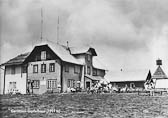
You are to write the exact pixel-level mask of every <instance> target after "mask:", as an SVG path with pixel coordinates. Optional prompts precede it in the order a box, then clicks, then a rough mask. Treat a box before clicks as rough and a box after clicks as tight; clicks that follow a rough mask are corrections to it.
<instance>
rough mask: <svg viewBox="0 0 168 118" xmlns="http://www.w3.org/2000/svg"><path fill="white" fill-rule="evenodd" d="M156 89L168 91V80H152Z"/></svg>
mask: <svg viewBox="0 0 168 118" xmlns="http://www.w3.org/2000/svg"><path fill="white" fill-rule="evenodd" d="M153 80H154V83H155V88H156V89H168V79H153Z"/></svg>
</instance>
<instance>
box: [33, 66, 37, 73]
mask: <svg viewBox="0 0 168 118" xmlns="http://www.w3.org/2000/svg"><path fill="white" fill-rule="evenodd" d="M33 73H38V65H33Z"/></svg>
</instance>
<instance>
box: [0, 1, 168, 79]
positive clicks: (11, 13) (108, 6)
mask: <svg viewBox="0 0 168 118" xmlns="http://www.w3.org/2000/svg"><path fill="white" fill-rule="evenodd" d="M167 6H168V0H1V1H0V16H1V17H0V49H1V50H0V51H1V60H0V63H3V62H5V61H7V60H9V59H10V58H13V57H15V56H16V55H18V54H21V53H24V52H27V51H31V50H32V48H33V45H34V44H35V43H36V42H37V41H40V32H41V30H40V27H41V25H40V20H41V13H40V12H41V8H43V37H44V39H47V40H50V41H54V42H56V41H57V20H58V16H59V24H60V30H59V41H58V42H59V43H60V44H65V45H66V41H69V45H70V46H82V45H91V46H93V47H94V48H95V49H96V51H97V53H98V58H99V60H100V61H101V62H102V63H103V64H104V65H105V66H106V67H107V68H108V70H109V73H110V74H109V75H112V74H113V73H115V72H119V71H120V70H121V69H123V71H132V72H133V71H135V72H138V71H141V70H143V71H148V70H149V69H151V71H152V73H154V71H155V69H156V64H155V60H156V59H158V58H160V59H162V60H163V69H164V70H165V72H166V73H168V7H167ZM110 79H111V78H110Z"/></svg>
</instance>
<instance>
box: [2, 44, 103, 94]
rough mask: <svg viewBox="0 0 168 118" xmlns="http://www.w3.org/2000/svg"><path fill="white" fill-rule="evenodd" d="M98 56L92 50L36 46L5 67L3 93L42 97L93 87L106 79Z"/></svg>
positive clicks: (11, 60) (61, 46)
mask: <svg viewBox="0 0 168 118" xmlns="http://www.w3.org/2000/svg"><path fill="white" fill-rule="evenodd" d="M95 56H97V53H96V51H95V49H94V48H92V47H80V48H75V47H69V46H64V45H60V44H56V43H49V42H47V43H42V44H39V45H36V46H35V47H34V49H33V50H32V51H31V52H28V53H24V54H21V55H18V56H16V57H15V58H13V59H10V60H9V61H7V62H6V63H4V64H2V65H1V66H4V69H5V71H4V78H3V79H4V87H3V93H5V94H6V93H10V92H20V93H22V94H26V93H27V92H29V91H30V92H33V93H34V94H42V93H45V92H47V91H52V92H60V91H61V92H66V91H67V88H76V87H81V88H82V89H85V88H88V87H91V85H92V83H93V82H95V81H100V80H101V79H104V76H105V72H106V69H105V68H103V67H101V66H100V65H99V64H97V65H96V64H95V62H96V59H94V57H95ZM96 63H97V62H96ZM31 84H32V85H31ZM32 86H33V88H32Z"/></svg>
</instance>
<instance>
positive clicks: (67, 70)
mask: <svg viewBox="0 0 168 118" xmlns="http://www.w3.org/2000/svg"><path fill="white" fill-rule="evenodd" d="M65 72H69V66H68V64H66V65H65Z"/></svg>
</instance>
